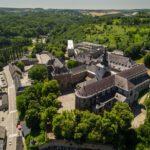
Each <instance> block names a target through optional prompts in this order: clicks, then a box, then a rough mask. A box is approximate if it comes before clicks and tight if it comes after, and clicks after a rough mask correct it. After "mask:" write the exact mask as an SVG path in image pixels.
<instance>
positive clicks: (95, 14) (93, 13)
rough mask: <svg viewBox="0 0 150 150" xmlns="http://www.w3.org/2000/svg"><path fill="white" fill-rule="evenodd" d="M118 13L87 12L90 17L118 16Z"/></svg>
mask: <svg viewBox="0 0 150 150" xmlns="http://www.w3.org/2000/svg"><path fill="white" fill-rule="evenodd" d="M119 13H120V12H119V11H112V12H106V13H105V12H96V11H91V12H89V14H90V15H92V16H94V17H95V16H99V17H100V16H106V15H114V14H119Z"/></svg>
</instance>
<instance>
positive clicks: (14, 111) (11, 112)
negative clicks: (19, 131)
mask: <svg viewBox="0 0 150 150" xmlns="http://www.w3.org/2000/svg"><path fill="white" fill-rule="evenodd" d="M16 112H17V109H16V110H12V111H10V113H9V114H13V113H16Z"/></svg>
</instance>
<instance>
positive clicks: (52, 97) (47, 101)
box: [41, 93, 61, 108]
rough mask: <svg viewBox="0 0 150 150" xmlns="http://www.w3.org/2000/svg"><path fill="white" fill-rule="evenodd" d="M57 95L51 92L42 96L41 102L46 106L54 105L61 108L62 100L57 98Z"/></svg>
mask: <svg viewBox="0 0 150 150" xmlns="http://www.w3.org/2000/svg"><path fill="white" fill-rule="evenodd" d="M56 98H57V95H56V94H54V93H49V94H48V96H47V97H42V101H41V104H42V106H44V107H46V108H47V107H50V106H54V107H56V108H60V106H61V102H60V101H58V100H56Z"/></svg>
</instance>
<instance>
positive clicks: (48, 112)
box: [41, 106, 58, 128]
mask: <svg viewBox="0 0 150 150" xmlns="http://www.w3.org/2000/svg"><path fill="white" fill-rule="evenodd" d="M57 110H58V109H57V108H56V107H53V106H50V107H48V108H46V109H45V110H44V112H42V113H41V121H42V128H46V125H47V124H51V123H52V120H53V117H54V115H55V114H57Z"/></svg>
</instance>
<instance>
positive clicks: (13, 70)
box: [8, 64, 22, 90]
mask: <svg viewBox="0 0 150 150" xmlns="http://www.w3.org/2000/svg"><path fill="white" fill-rule="evenodd" d="M8 67H9V71H10V74H11V76H12V78H13V80H14V83H15V87H16V90H19V88H20V87H21V81H20V80H21V78H22V72H21V70H20V69H19V68H18V67H17V66H16V65H14V64H9V65H8Z"/></svg>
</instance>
